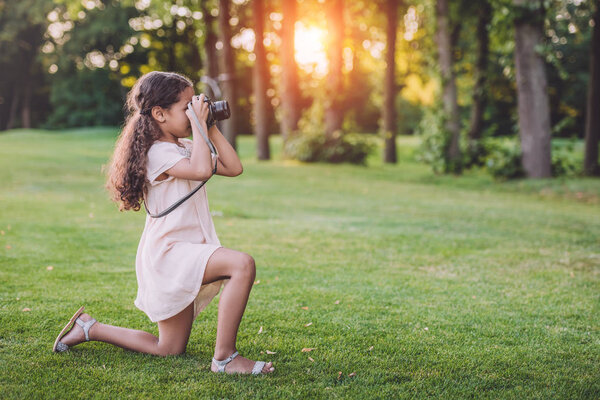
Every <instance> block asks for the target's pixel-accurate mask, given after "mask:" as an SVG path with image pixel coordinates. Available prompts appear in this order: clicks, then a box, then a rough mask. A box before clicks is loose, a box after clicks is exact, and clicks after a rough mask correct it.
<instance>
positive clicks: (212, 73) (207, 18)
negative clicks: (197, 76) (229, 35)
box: [200, 1, 219, 99]
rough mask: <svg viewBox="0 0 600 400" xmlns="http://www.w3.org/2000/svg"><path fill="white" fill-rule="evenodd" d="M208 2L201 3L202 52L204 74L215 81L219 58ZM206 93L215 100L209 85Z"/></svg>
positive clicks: (213, 23)
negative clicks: (204, 58) (204, 60)
mask: <svg viewBox="0 0 600 400" xmlns="http://www.w3.org/2000/svg"><path fill="white" fill-rule="evenodd" d="M210 3H211V2H209V1H201V2H200V6H201V7H202V16H203V19H204V27H205V28H204V29H205V39H204V52H205V54H206V70H205V71H204V74H205V75H206V76H207V77H208V78H210V79H213V80H215V81H216V80H217V79H218V76H219V58H218V57H217V47H216V45H217V34H216V33H215V17H213V16H212V14H211V9H210ZM207 92H208V95H209V96H210V97H212V98H213V99H215V98H216V93H214V92H213V90H212V89H211V87H210V85H207Z"/></svg>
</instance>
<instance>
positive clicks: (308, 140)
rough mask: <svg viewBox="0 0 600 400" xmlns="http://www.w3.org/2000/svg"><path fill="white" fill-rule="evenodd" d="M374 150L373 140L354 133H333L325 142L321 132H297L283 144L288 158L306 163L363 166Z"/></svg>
mask: <svg viewBox="0 0 600 400" xmlns="http://www.w3.org/2000/svg"><path fill="white" fill-rule="evenodd" d="M374 149H375V143H374V138H369V137H366V136H365V135H360V134H356V133H343V132H342V131H336V132H334V135H333V139H331V140H327V139H326V137H325V132H323V131H308V132H300V131H297V132H296V133H295V134H294V135H292V137H290V138H288V140H287V141H286V143H285V153H286V155H287V156H288V157H290V158H294V159H296V160H300V161H306V162H319V161H320V162H329V163H341V162H350V163H353V164H361V165H365V164H366V162H367V156H368V155H369V154H370V153H372V152H373V150H374Z"/></svg>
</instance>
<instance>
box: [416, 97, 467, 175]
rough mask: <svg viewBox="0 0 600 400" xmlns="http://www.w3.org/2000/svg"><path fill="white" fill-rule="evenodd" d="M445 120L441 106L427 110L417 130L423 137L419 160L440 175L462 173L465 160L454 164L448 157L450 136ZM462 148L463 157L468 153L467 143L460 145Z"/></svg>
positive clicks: (418, 155) (418, 154)
mask: <svg viewBox="0 0 600 400" xmlns="http://www.w3.org/2000/svg"><path fill="white" fill-rule="evenodd" d="M444 125H445V118H444V115H443V112H442V107H441V105H440V106H439V107H431V108H428V109H427V110H425V112H424V114H423V118H422V119H421V122H420V123H419V126H418V128H417V131H416V132H417V134H418V135H419V136H420V137H421V145H420V146H419V149H418V151H417V160H418V161H422V162H425V163H426V164H429V165H431V168H432V169H433V172H435V173H436V174H439V173H460V171H461V170H462V165H463V164H464V160H462V159H461V160H458V162H453V161H452V160H450V158H449V157H448V149H449V147H450V139H451V138H450V135H449V134H448V132H446V130H445V128H444ZM459 146H460V148H461V157H462V158H464V155H465V153H466V148H465V147H466V146H465V143H464V142H463V141H462V139H461V142H460V143H459Z"/></svg>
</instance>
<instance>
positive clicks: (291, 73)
mask: <svg viewBox="0 0 600 400" xmlns="http://www.w3.org/2000/svg"><path fill="white" fill-rule="evenodd" d="M282 11H283V21H282V23H281V93H280V98H281V108H282V110H283V116H282V118H281V135H282V137H283V141H284V142H285V141H286V140H287V138H288V137H289V136H290V135H291V134H292V132H293V131H295V130H296V129H297V128H298V120H299V119H300V88H299V86H298V66H297V65H296V59H295V58H294V48H295V39H294V33H295V24H296V19H297V16H296V14H297V4H296V0H283V9H282Z"/></svg>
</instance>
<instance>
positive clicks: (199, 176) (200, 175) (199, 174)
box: [194, 169, 212, 181]
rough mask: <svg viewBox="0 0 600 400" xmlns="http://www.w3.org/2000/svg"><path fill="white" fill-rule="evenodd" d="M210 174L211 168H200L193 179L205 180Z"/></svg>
mask: <svg viewBox="0 0 600 400" xmlns="http://www.w3.org/2000/svg"><path fill="white" fill-rule="evenodd" d="M211 176H212V169H209V170H200V171H197V172H196V176H195V177H194V180H196V181H207V180H208V179H209V178H210V177H211Z"/></svg>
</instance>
